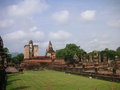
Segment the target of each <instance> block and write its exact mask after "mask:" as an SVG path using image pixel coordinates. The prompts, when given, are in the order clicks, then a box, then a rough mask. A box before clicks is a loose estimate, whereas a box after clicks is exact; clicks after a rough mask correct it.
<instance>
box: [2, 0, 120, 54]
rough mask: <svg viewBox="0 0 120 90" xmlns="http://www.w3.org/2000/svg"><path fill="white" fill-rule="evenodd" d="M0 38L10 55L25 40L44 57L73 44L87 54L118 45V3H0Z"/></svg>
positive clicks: (37, 0) (70, 0)
mask: <svg viewBox="0 0 120 90" xmlns="http://www.w3.org/2000/svg"><path fill="white" fill-rule="evenodd" d="M0 35H1V36H2V38H3V40H4V45H5V47H8V48H9V50H10V52H23V50H24V45H25V44H27V43H28V41H29V40H33V41H34V42H35V44H39V53H40V55H44V53H45V50H46V48H47V45H48V41H52V44H53V47H54V49H55V50H57V49H60V48H64V47H65V45H66V44H67V43H75V44H77V45H79V46H80V47H81V48H83V49H84V50H86V51H87V52H90V51H92V50H103V49H104V48H106V47H107V48H110V49H114V50H115V49H116V48H117V47H119V46H120V0H0Z"/></svg>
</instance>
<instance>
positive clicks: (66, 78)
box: [7, 70, 120, 90]
mask: <svg viewBox="0 0 120 90" xmlns="http://www.w3.org/2000/svg"><path fill="white" fill-rule="evenodd" d="M7 90H120V83H115V82H109V81H104V80H98V79H90V78H87V77H83V76H78V75H72V74H67V73H64V72H57V71H52V70H46V71H24V74H10V75H8V81H7Z"/></svg>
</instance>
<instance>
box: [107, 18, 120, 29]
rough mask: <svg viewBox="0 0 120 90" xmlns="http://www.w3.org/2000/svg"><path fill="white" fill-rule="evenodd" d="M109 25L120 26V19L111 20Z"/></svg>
mask: <svg viewBox="0 0 120 90" xmlns="http://www.w3.org/2000/svg"><path fill="white" fill-rule="evenodd" d="M108 25H109V26H111V27H113V28H120V19H118V20H116V21H111V22H110V23H108Z"/></svg>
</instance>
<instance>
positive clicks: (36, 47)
mask: <svg viewBox="0 0 120 90" xmlns="http://www.w3.org/2000/svg"><path fill="white" fill-rule="evenodd" d="M34 56H35V57H36V56H38V45H34Z"/></svg>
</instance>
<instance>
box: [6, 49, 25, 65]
mask: <svg viewBox="0 0 120 90" xmlns="http://www.w3.org/2000/svg"><path fill="white" fill-rule="evenodd" d="M4 52H5V54H6V61H7V63H14V64H20V62H21V61H23V59H24V55H23V53H19V54H17V56H12V54H11V53H10V52H9V49H8V48H4Z"/></svg>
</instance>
